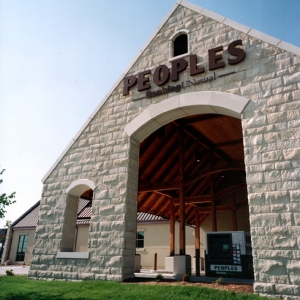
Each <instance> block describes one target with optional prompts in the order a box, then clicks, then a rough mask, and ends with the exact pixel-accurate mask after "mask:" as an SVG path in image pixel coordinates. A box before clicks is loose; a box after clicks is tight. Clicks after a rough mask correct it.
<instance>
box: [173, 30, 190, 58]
mask: <svg viewBox="0 0 300 300" xmlns="http://www.w3.org/2000/svg"><path fill="white" fill-rule="evenodd" d="M187 52H188V37H187V35H186V34H181V35H179V36H178V37H177V38H176V39H175V40H174V56H178V55H182V54H185V53H187Z"/></svg>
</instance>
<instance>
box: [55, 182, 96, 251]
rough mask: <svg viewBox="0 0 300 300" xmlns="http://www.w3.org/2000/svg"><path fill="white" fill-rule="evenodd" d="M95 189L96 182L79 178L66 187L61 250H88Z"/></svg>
mask: <svg viewBox="0 0 300 300" xmlns="http://www.w3.org/2000/svg"><path fill="white" fill-rule="evenodd" d="M94 189H95V184H94V183H93V182H92V181H90V180H87V179H80V180H77V181H75V182H73V183H72V184H71V185H70V186H69V187H68V188H67V189H66V194H67V196H66V208H65V218H64V224H63V231H62V241H61V247H60V250H61V252H86V251H87V249H88V236H89V234H88V229H89V226H88V225H89V223H90V222H89V217H90V214H91V209H92V200H93V191H94ZM86 216H87V217H86ZM82 225H83V226H82Z"/></svg>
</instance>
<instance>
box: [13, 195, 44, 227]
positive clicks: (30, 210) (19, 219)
mask: <svg viewBox="0 0 300 300" xmlns="http://www.w3.org/2000/svg"><path fill="white" fill-rule="evenodd" d="M40 201H41V200H39V201H38V202H36V203H35V204H34V205H33V206H31V207H30V208H29V209H28V210H26V211H25V212H24V214H23V215H21V216H20V217H19V218H18V219H17V220H15V221H14V222H13V223H12V224H11V225H10V227H12V228H13V227H14V226H15V225H16V224H17V223H18V222H20V221H21V220H22V219H23V218H24V217H26V216H27V215H28V214H29V213H30V212H32V211H33V210H34V209H35V208H36V207H37V206H39V205H40ZM18 228H19V227H18Z"/></svg>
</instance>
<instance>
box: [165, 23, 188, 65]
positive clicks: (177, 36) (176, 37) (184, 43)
mask: <svg viewBox="0 0 300 300" xmlns="http://www.w3.org/2000/svg"><path fill="white" fill-rule="evenodd" d="M169 41H170V61H171V60H173V59H176V58H177V57H178V56H187V55H189V31H188V30H186V29H181V30H179V31H176V32H175V33H174V34H173V35H172V36H171V38H170V40H169Z"/></svg>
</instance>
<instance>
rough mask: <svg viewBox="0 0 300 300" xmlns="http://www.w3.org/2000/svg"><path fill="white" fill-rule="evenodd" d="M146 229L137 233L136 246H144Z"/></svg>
mask: <svg viewBox="0 0 300 300" xmlns="http://www.w3.org/2000/svg"><path fill="white" fill-rule="evenodd" d="M144 237H145V236H144V231H138V232H137V233H136V248H144Z"/></svg>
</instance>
